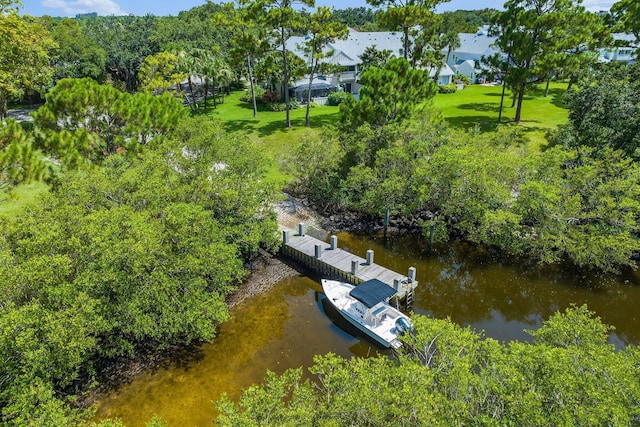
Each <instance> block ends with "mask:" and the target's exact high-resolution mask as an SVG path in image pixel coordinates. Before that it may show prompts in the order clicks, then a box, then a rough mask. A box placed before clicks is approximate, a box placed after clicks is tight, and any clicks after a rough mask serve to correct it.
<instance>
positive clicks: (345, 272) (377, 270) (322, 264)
mask: <svg viewBox="0 0 640 427" xmlns="http://www.w3.org/2000/svg"><path fill="white" fill-rule="evenodd" d="M280 230H281V231H282V249H281V251H282V253H283V254H284V255H286V256H288V257H291V258H293V259H295V260H297V261H300V262H302V263H304V264H305V265H306V266H307V267H309V268H311V269H313V270H315V271H317V272H319V273H321V274H326V275H327V276H328V277H332V278H336V279H340V280H343V281H346V282H349V283H353V284H355V285H358V284H360V283H362V282H364V281H366V280H371V279H378V280H380V281H382V282H384V283H386V284H388V285H389V286H391V287H393V288H394V289H395V290H396V291H397V297H398V298H399V299H404V298H405V297H407V296H409V295H411V296H412V295H413V290H414V289H415V287H416V286H417V285H418V282H417V281H416V269H415V268H413V267H411V268H409V271H408V272H407V275H406V276H405V275H402V274H400V273H397V272H395V271H393V270H389V269H388V268H385V267H383V266H381V265H377V264H375V262H374V253H373V251H372V250H368V251H367V253H366V258H362V257H359V256H357V255H354V254H352V253H350V252H347V251H345V250H343V249H339V248H338V238H337V236H331V238H330V242H329V243H326V242H323V241H322V240H319V239H316V238H314V237H312V236H309V235H307V234H306V233H305V226H304V224H303V223H300V224H298V230H291V229H289V228H287V227H285V226H282V225H281V226H280Z"/></svg>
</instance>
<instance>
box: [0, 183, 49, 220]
mask: <svg viewBox="0 0 640 427" xmlns="http://www.w3.org/2000/svg"><path fill="white" fill-rule="evenodd" d="M47 191H49V187H48V186H47V184H45V183H43V182H34V183H32V184H21V185H18V186H17V187H15V188H14V189H13V190H12V191H9V192H3V191H0V217H2V216H5V217H14V216H16V215H17V214H19V213H20V211H22V210H23V209H24V208H25V207H26V206H28V205H30V204H32V203H33V202H34V201H35V200H36V198H37V197H38V196H39V195H40V194H44V193H46V192H47Z"/></svg>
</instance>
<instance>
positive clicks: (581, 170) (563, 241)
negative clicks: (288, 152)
mask: <svg viewBox="0 0 640 427" xmlns="http://www.w3.org/2000/svg"><path fill="white" fill-rule="evenodd" d="M344 105H347V104H343V106H344ZM303 158H304V159H307V160H308V159H311V158H312V159H314V162H313V164H314V166H313V167H306V168H304V170H303V169H302V168H300V167H298V166H296V165H298V164H302V163H303V162H302V159H303ZM304 164H307V165H308V164H309V162H308V161H307V162H306V163H304ZM291 173H292V174H294V175H295V176H296V177H297V179H298V181H297V183H296V184H295V185H298V186H300V188H301V189H302V191H304V192H305V193H306V194H307V195H308V196H309V197H311V198H313V199H314V200H316V201H317V202H318V203H319V204H321V205H335V206H342V207H346V208H349V209H354V210H357V211H360V212H363V213H367V214H374V215H381V214H382V213H383V212H384V210H385V209H386V208H389V209H390V210H391V212H392V213H396V214H409V213H421V212H422V213H425V212H428V214H426V215H423V218H424V219H425V223H424V226H425V229H427V230H428V229H429V227H430V226H434V227H435V230H436V238H440V239H443V240H446V239H448V238H449V237H450V236H459V237H463V238H465V239H467V240H470V241H473V242H477V243H480V244H484V245H491V246H498V247H501V248H502V249H503V250H504V251H506V252H508V253H512V254H516V255H525V254H526V255H527V256H528V257H532V258H534V259H537V260H539V261H541V262H545V263H558V262H562V261H565V260H570V261H572V262H573V263H575V264H577V265H579V266H580V267H583V268H596V269H601V270H613V271H615V270H617V269H619V268H620V267H622V266H629V267H632V268H633V267H635V265H636V263H635V261H634V260H633V255H634V254H635V253H637V252H638V251H640V240H639V239H638V233H639V232H640V224H639V222H638V220H639V218H640V203H639V202H638V201H639V200H640V198H639V197H640V194H639V193H638V189H639V188H640V187H639V186H638V184H639V180H640V168H639V166H638V164H637V163H635V162H634V161H632V160H631V159H630V158H627V157H625V156H624V154H623V153H622V152H620V151H615V150H613V149H611V148H606V147H605V148H598V149H593V148H587V147H574V148H571V147H568V148H566V149H563V148H560V147H555V148H553V149H549V150H545V151H544V152H542V153H536V152H533V151H531V150H530V149H527V148H526V146H525V144H524V140H523V139H522V136H521V135H520V133H519V131H518V130H517V129H515V128H514V129H509V128H504V129H501V130H500V131H499V132H497V133H485V134H480V133H478V132H477V131H473V130H472V131H470V132H460V131H453V130H450V129H447V127H446V125H445V124H444V123H443V122H442V121H441V119H440V118H439V116H438V114H437V113H431V114H427V113H426V111H423V113H422V114H421V118H420V119H418V120H417V121H416V122H414V124H413V125H411V126H409V127H408V128H407V127H406V125H402V126H385V127H382V128H374V127H373V126H371V125H369V124H368V123H365V124H364V125H361V126H359V127H354V128H352V130H351V131H350V132H336V133H326V134H325V135H324V136H323V137H322V138H318V139H315V140H310V141H307V142H306V143H305V144H304V145H303V146H301V147H300V149H299V151H298V152H296V153H295V154H294V159H293V162H292V170H291Z"/></svg>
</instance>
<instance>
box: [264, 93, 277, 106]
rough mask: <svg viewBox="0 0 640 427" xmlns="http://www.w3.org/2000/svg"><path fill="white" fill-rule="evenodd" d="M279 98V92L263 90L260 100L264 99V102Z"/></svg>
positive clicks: (275, 100)
mask: <svg viewBox="0 0 640 427" xmlns="http://www.w3.org/2000/svg"><path fill="white" fill-rule="evenodd" d="M280 98H281V96H280V92H264V93H263V94H262V101H264V103H265V104H271V103H277V102H280Z"/></svg>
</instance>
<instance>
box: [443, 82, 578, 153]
mask: <svg viewBox="0 0 640 427" xmlns="http://www.w3.org/2000/svg"><path fill="white" fill-rule="evenodd" d="M566 88H567V85H566V83H552V84H551V86H550V89H549V94H548V96H547V97H546V98H545V97H544V86H540V87H538V88H537V90H535V91H533V92H531V93H529V94H528V95H527V96H525V99H524V102H523V104H522V117H521V118H522V121H521V123H520V126H522V128H523V129H524V130H525V132H526V135H527V136H528V137H529V139H530V140H531V143H532V144H534V145H535V146H537V147H540V146H542V145H544V144H545V143H546V137H545V135H546V133H547V132H548V131H549V130H550V129H554V128H555V127H557V126H558V125H559V124H563V123H566V122H567V118H568V112H567V110H566V109H565V108H564V107H563V106H562V96H563V95H564V93H565V91H566ZM501 93H502V87H501V86H481V85H471V86H467V87H465V88H464V89H463V90H460V91H458V92H456V93H454V94H438V95H436V97H435V100H434V105H435V107H436V108H437V109H439V110H440V111H442V114H443V115H444V117H445V119H446V120H447V122H449V124H450V126H452V127H454V128H458V129H470V128H473V127H474V126H476V125H478V126H480V128H481V129H482V130H484V131H487V130H495V129H496V128H497V126H498V112H499V110H500V96H501ZM515 111H516V110H515V108H511V96H510V92H509V91H506V94H505V99H504V107H503V110H502V122H503V123H514V122H513V118H514V116H515Z"/></svg>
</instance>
